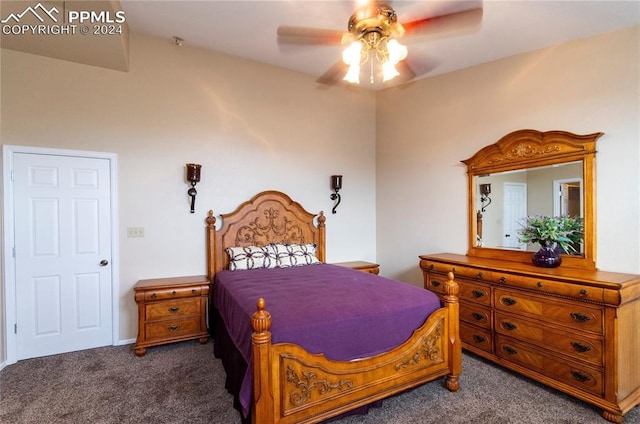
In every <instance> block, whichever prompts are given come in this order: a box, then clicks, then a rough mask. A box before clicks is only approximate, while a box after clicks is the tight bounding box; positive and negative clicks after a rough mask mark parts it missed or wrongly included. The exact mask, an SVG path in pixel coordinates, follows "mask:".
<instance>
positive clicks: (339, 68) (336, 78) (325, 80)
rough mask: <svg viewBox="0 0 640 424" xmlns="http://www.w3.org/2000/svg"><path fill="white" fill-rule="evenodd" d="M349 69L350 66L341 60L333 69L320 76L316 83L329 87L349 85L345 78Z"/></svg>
mask: <svg viewBox="0 0 640 424" xmlns="http://www.w3.org/2000/svg"><path fill="white" fill-rule="evenodd" d="M348 68H349V67H348V65H347V64H345V63H344V62H343V61H342V60H340V61H338V62H336V64H335V65H333V66H332V67H331V68H329V69H327V71H326V72H325V73H324V74H322V75H320V77H318V79H317V80H316V82H317V83H320V84H327V85H339V84H347V82H345V81H344V79H343V78H344V76H345V75H346V74H347V70H348Z"/></svg>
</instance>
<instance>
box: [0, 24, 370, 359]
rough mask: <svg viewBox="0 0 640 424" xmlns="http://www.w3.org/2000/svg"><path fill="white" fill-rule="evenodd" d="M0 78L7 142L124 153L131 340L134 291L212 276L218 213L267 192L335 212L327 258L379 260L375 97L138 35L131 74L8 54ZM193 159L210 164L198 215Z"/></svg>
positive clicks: (126, 311) (122, 223) (123, 301)
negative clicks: (157, 282) (142, 284)
mask: <svg viewBox="0 0 640 424" xmlns="http://www.w3.org/2000/svg"><path fill="white" fill-rule="evenodd" d="M1 76H2V88H1V89H2V127H1V133H0V135H1V140H2V144H10V145H24V146H42V147H48V148H50V147H54V148H63V149H79V150H91V151H106V152H114V153H116V154H117V155H118V164H119V173H118V180H119V217H118V218H119V231H118V234H119V238H120V240H119V247H120V257H119V258H114V259H116V260H118V259H119V266H120V275H119V277H120V305H121V306H120V311H119V314H120V316H119V318H120V339H121V340H127V339H132V338H135V336H136V334H137V328H136V325H137V321H136V319H137V313H136V307H135V302H134V300H133V291H132V286H133V285H134V284H135V282H136V281H137V280H139V279H143V278H154V277H162V276H178V275H193V274H204V273H205V272H206V268H205V267H206V262H205V238H204V235H205V232H204V218H205V217H206V212H207V210H208V209H210V208H213V209H214V210H215V212H216V213H226V212H231V211H232V210H233V209H235V207H236V206H237V205H238V204H239V203H240V202H242V201H244V200H246V199H248V198H249V197H251V196H252V195H254V194H255V193H257V192H259V191H262V190H268V189H275V190H281V191H284V192H286V193H288V194H289V195H290V196H292V197H293V198H294V199H295V200H298V201H299V202H300V203H302V204H303V205H304V206H305V207H306V208H307V209H308V210H310V211H313V212H317V211H320V210H324V211H325V212H326V215H327V230H328V231H327V250H328V252H327V260H328V261H346V260H359V259H362V260H370V261H374V260H375V259H376V258H375V98H374V93H373V92H368V91H361V92H358V91H353V90H344V89H339V88H331V89H326V87H319V86H318V85H317V84H316V83H315V82H314V79H313V78H312V77H310V76H306V75H303V74H300V73H296V72H291V71H287V70H283V69H279V68H275V67H271V66H266V65H260V64H257V63H254V62H249V61H245V60H241V59H237V58H232V57H230V56H225V55H222V54H216V53H212V52H208V51H205V50H201V49H196V48H190V47H187V46H184V47H182V48H179V47H177V46H175V45H173V44H172V43H170V42H168V41H167V40H162V39H156V38H150V37H145V36H140V35H135V34H132V36H131V70H130V72H128V73H123V72H118V71H112V70H106V69H100V68H96V67H91V66H84V65H78V64H74V63H70V62H65V61H61V60H55V59H49V58H45V57H39V56H34V55H30V54H24V53H19V52H15V51H11V50H2V68H1ZM188 162H197V163H201V164H202V166H203V167H202V180H201V183H200V184H199V185H198V187H197V189H198V197H197V200H196V213H195V214H193V215H192V214H190V213H189V199H188V197H187V194H186V192H187V189H188V188H189V186H188V185H187V183H186V182H185V176H184V174H185V170H184V166H185V164H186V163H188ZM332 174H343V175H344V188H343V190H342V194H343V200H342V203H341V205H340V207H339V208H338V213H337V214H336V215H332V214H331V208H332V207H333V201H332V200H331V199H330V198H329V196H330V194H331V190H330V187H329V177H330V175H332ZM127 227H144V231H145V237H144V238H142V239H136V238H127V237H126V229H127ZM0 315H1V314H0ZM2 328H3V329H4V325H3V326H2ZM0 339H2V337H0ZM3 351H4V348H3V347H2V346H1V345H0V352H3ZM4 360H5V356H4V355H3V354H2V355H0V364H1V363H2V362H3V361H4Z"/></svg>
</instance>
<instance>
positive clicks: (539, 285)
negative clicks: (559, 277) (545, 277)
mask: <svg viewBox="0 0 640 424" xmlns="http://www.w3.org/2000/svg"><path fill="white" fill-rule="evenodd" d="M536 286H537V287H538V288H539V289H541V288H542V283H541V282H540V281H538V282H537V283H536Z"/></svg>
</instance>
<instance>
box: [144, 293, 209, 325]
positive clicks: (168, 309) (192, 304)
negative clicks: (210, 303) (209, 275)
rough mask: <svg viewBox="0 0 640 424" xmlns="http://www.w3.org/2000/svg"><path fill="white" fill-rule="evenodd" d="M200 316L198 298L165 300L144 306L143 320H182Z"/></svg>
mask: <svg viewBox="0 0 640 424" xmlns="http://www.w3.org/2000/svg"><path fill="white" fill-rule="evenodd" d="M189 315H200V298H199V297H195V298H191V299H176V300H166V301H163V302H155V303H148V304H146V305H145V319H146V320H147V321H157V320H161V319H166V318H182V317H185V316H189Z"/></svg>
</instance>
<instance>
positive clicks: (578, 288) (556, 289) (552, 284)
mask: <svg viewBox="0 0 640 424" xmlns="http://www.w3.org/2000/svg"><path fill="white" fill-rule="evenodd" d="M492 277H493V279H494V281H495V282H496V283H499V284H504V285H512V286H516V287H518V288H523V289H527V290H533V291H537V292H540V293H549V294H556V295H560V296H568V297H573V298H576V299H580V300H588V301H591V302H603V301H604V289H602V288H597V287H589V286H585V285H580V284H567V283H565V282H562V281H552V280H547V279H544V278H533V277H525V276H520V275H510V274H503V273H497V272H496V273H493V275H492Z"/></svg>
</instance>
